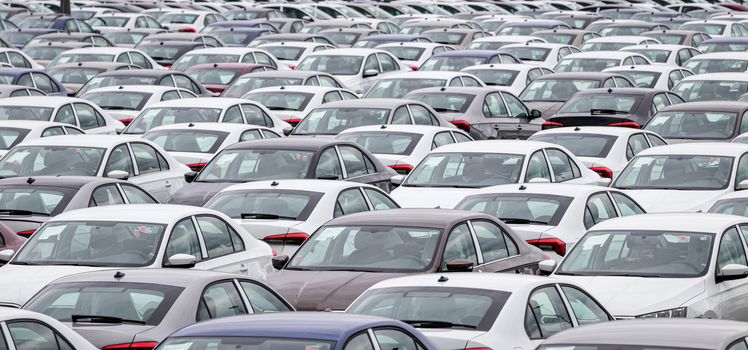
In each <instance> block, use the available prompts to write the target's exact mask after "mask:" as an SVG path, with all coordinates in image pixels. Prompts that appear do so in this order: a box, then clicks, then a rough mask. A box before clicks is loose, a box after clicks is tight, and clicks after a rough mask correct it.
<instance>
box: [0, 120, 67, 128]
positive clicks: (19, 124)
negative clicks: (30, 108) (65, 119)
mask: <svg viewBox="0 0 748 350" xmlns="http://www.w3.org/2000/svg"><path fill="white" fill-rule="evenodd" d="M50 126H65V127H68V128H70V127H72V128H76V129H77V128H78V127H77V126H75V125H71V124H65V123H57V122H49V121H43V120H0V128H3V127H7V128H20V129H30V130H34V129H45V128H48V127H50Z"/></svg>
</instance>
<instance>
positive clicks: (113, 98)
mask: <svg viewBox="0 0 748 350" xmlns="http://www.w3.org/2000/svg"><path fill="white" fill-rule="evenodd" d="M152 95H153V94H152V93H150V92H135V91H101V92H98V91H92V92H89V93H87V94H85V95H83V96H81V98H84V99H86V100H89V101H91V102H93V103H95V104H96V105H97V106H99V107H101V108H102V109H106V110H126V111H139V110H141V109H142V108H143V106H145V104H146V102H148V100H149V99H150V98H151V96H152Z"/></svg>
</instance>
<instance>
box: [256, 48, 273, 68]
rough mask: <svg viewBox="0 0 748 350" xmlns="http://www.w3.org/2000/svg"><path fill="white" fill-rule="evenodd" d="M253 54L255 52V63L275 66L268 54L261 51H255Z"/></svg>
mask: <svg viewBox="0 0 748 350" xmlns="http://www.w3.org/2000/svg"><path fill="white" fill-rule="evenodd" d="M254 54H255V60H257V63H260V64H264V65H266V66H270V67H273V68H276V64H275V62H273V59H272V58H270V56H268V55H266V54H264V53H262V52H255V53H254Z"/></svg>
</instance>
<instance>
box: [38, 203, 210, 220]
mask: <svg viewBox="0 0 748 350" xmlns="http://www.w3.org/2000/svg"><path fill="white" fill-rule="evenodd" d="M215 213H216V211H214V210H210V209H207V208H203V207H195V206H190V205H176V204H123V205H107V206H101V207H90V208H85V209H79V210H71V211H66V212H63V213H61V214H59V215H57V216H55V217H53V218H51V219H50V221H119V222H149V223H159V224H171V223H173V222H175V221H176V220H179V219H181V218H183V217H185V216H188V215H200V214H215Z"/></svg>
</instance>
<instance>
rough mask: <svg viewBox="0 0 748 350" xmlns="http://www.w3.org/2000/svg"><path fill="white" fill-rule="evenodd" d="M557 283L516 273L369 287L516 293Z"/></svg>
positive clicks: (423, 278) (424, 277)
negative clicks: (467, 289)
mask: <svg viewBox="0 0 748 350" xmlns="http://www.w3.org/2000/svg"><path fill="white" fill-rule="evenodd" d="M557 282H559V281H557V280H554V279H549V278H548V277H544V276H533V275H526V274H514V273H487V274H471V273H461V272H452V273H427V274H418V275H410V276H405V277H397V278H390V279H386V280H384V281H381V282H379V283H377V284H375V285H373V286H371V287H369V290H372V289H383V288H398V287H439V288H471V289H487V290H495V291H507V292H515V291H521V290H527V289H528V288H534V287H537V286H541V285H545V284H549V283H557ZM564 283H566V282H564Z"/></svg>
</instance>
